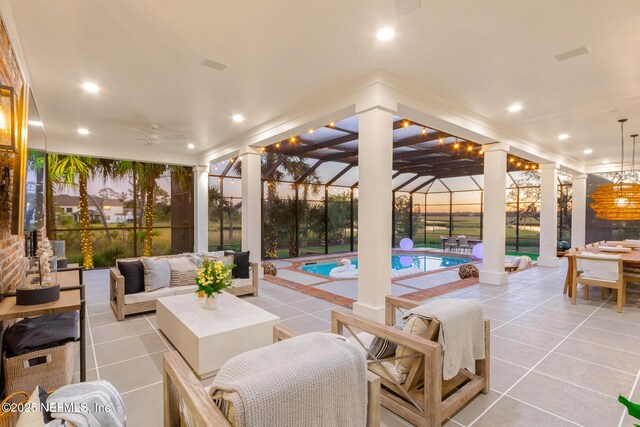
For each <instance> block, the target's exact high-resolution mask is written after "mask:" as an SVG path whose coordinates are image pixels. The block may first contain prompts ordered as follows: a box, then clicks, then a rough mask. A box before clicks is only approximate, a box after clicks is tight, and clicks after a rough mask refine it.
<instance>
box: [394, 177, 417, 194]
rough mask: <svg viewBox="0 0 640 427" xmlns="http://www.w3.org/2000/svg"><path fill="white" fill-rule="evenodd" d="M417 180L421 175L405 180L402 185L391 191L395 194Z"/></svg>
mask: <svg viewBox="0 0 640 427" xmlns="http://www.w3.org/2000/svg"><path fill="white" fill-rule="evenodd" d="M418 178H422V176H421V175H416V176H414V177H413V178H410V179H408V180H406V181H405V182H403V183H402V184H400V185H398V186H397V187H396V188H394V189H393V190H392V191H393V192H396V191H399V190H400V189H401V188H403V187H406V186H407V185H409V184H411V183H412V182H414V181H415V180H417V179H418Z"/></svg>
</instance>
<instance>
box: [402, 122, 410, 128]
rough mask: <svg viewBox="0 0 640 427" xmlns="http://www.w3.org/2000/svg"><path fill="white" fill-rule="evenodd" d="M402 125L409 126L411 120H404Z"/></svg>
mask: <svg viewBox="0 0 640 427" xmlns="http://www.w3.org/2000/svg"><path fill="white" fill-rule="evenodd" d="M402 126H404V127H406V128H408V127H409V120H405V121H404V122H402Z"/></svg>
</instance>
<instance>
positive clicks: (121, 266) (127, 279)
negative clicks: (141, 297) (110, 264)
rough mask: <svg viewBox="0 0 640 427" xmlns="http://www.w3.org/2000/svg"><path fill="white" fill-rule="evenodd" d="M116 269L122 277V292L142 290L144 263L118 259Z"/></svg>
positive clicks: (129, 292) (132, 292)
mask: <svg viewBox="0 0 640 427" xmlns="http://www.w3.org/2000/svg"><path fill="white" fill-rule="evenodd" d="M117 265H118V270H119V271H120V274H122V276H123V277H124V294H125V295H127V294H136V293H138V292H144V265H143V264H142V261H140V260H136V261H118V264H117Z"/></svg>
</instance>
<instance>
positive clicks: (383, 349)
mask: <svg viewBox="0 0 640 427" xmlns="http://www.w3.org/2000/svg"><path fill="white" fill-rule="evenodd" d="M394 328H396V329H397V330H399V331H402V330H403V329H404V325H403V324H401V323H396V324H395V326H394ZM397 348H398V344H396V343H394V342H392V341H389V340H386V339H384V338H380V337H374V338H373V341H371V345H370V346H369V352H370V353H371V355H373V356H374V357H375V358H376V359H378V360H380V359H386V358H387V357H391V356H393V355H394V354H395V353H396V349H397ZM371 355H370V354H368V353H367V359H368V360H373V357H371Z"/></svg>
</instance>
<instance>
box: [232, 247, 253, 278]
mask: <svg viewBox="0 0 640 427" xmlns="http://www.w3.org/2000/svg"><path fill="white" fill-rule="evenodd" d="M233 263H234V264H235V265H236V266H235V267H233V271H232V272H231V274H233V277H234V278H236V279H248V278H249V251H247V252H236V253H235V254H233Z"/></svg>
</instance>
